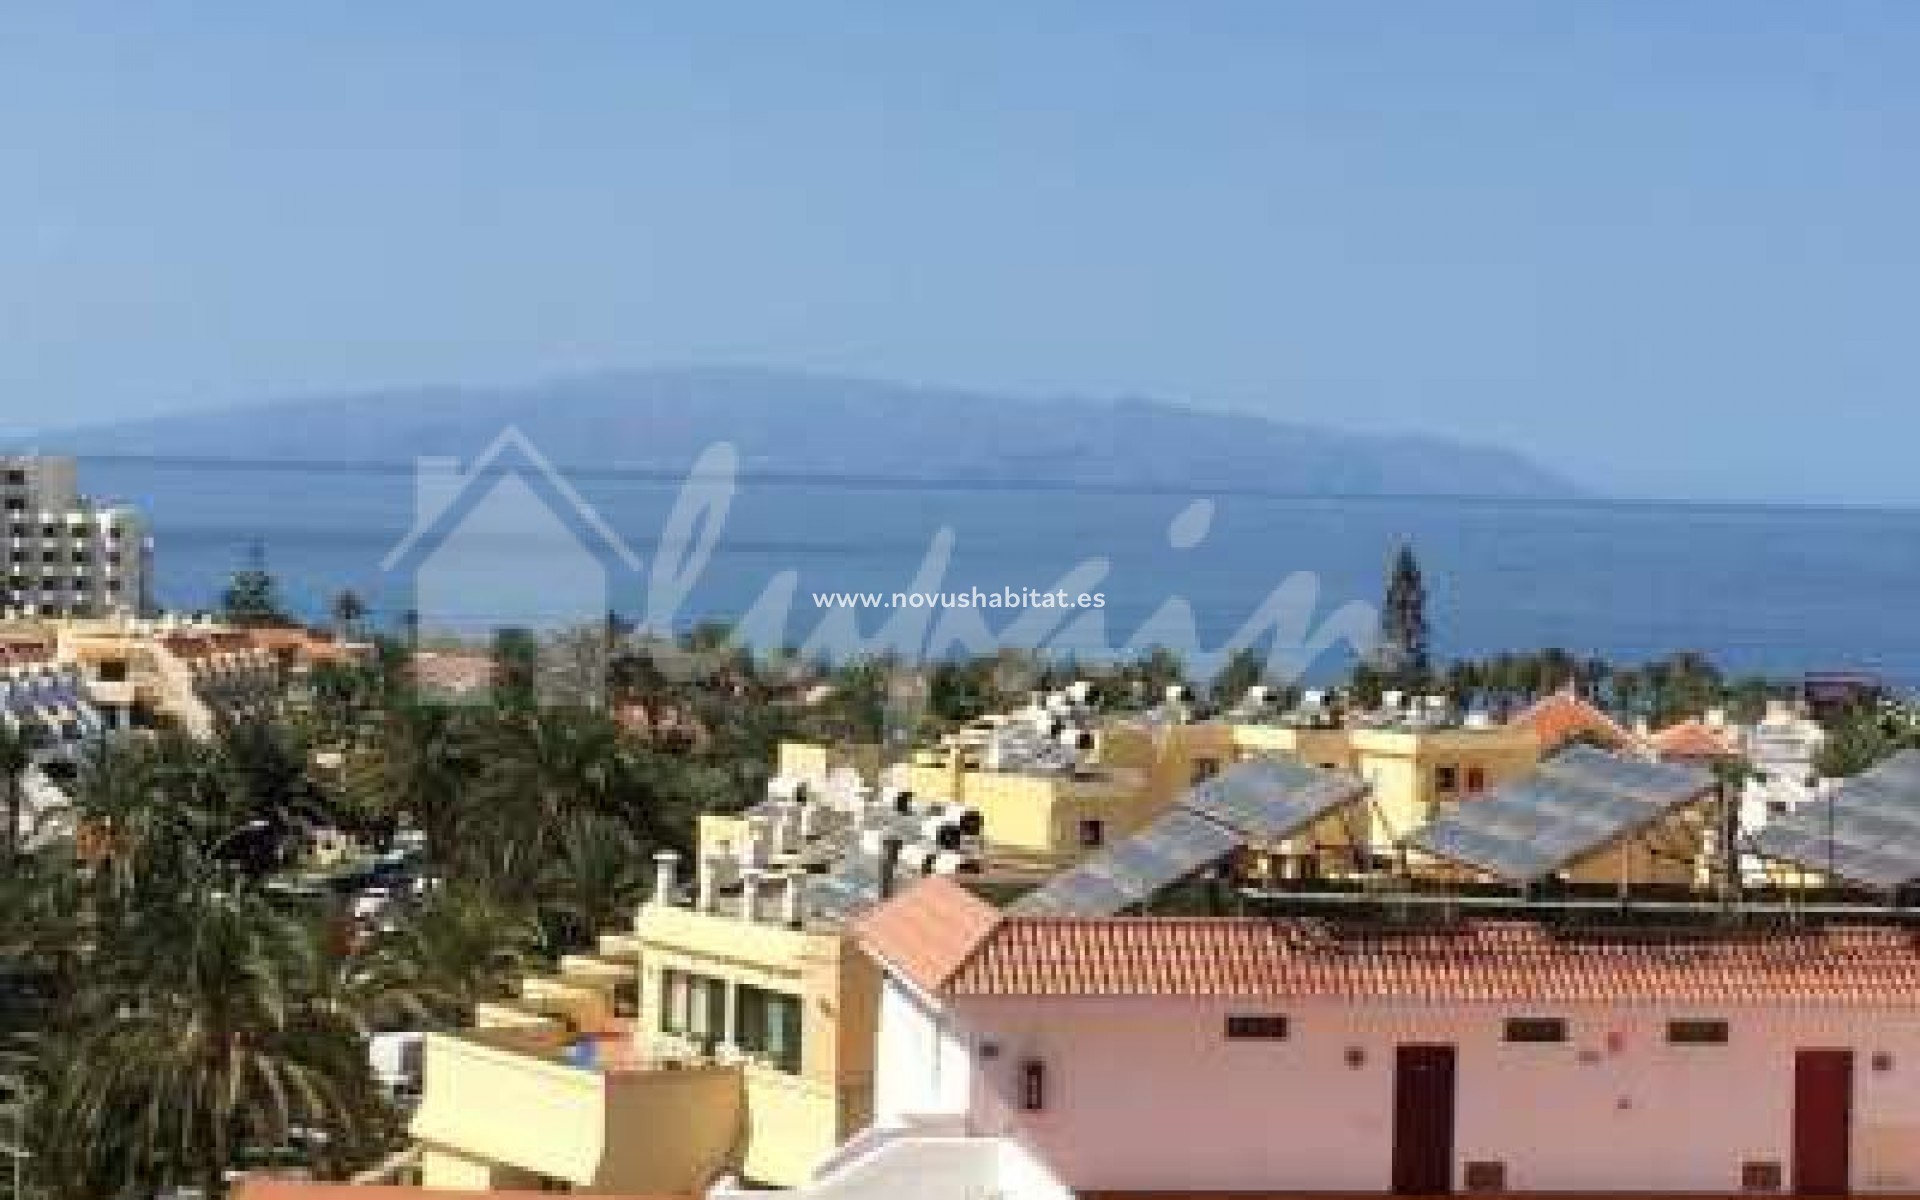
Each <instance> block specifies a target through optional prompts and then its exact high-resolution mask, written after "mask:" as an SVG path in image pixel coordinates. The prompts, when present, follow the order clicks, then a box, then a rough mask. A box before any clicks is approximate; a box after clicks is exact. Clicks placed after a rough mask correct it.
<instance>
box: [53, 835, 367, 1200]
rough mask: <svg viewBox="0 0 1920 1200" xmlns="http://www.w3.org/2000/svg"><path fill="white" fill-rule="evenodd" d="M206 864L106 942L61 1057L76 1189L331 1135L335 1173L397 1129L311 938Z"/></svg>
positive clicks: (56, 1107)
mask: <svg viewBox="0 0 1920 1200" xmlns="http://www.w3.org/2000/svg"><path fill="white" fill-rule="evenodd" d="M219 875H220V871H219V864H218V863H217V862H216V861H215V860H213V859H201V860H199V861H198V862H196V863H194V864H192V867H191V875H190V876H189V877H187V878H185V879H176V881H175V884H176V886H175V888H174V889H173V891H172V892H171V894H170V895H168V896H167V897H166V898H165V899H164V900H162V901H160V902H157V903H156V902H152V901H150V902H149V903H147V904H145V905H143V906H141V907H139V908H137V909H120V910H118V911H117V913H116V921H115V923H114V924H113V925H112V926H110V927H108V928H105V929H102V930H101V931H100V934H99V936H100V944H99V946H98V950H97V952H96V953H95V954H93V955H92V956H91V970H90V972H89V978H88V979H87V980H86V981H85V983H84V984H83V985H82V987H81V990H80V993H79V995H78V997H77V998H76V1004H75V1009H76V1012H77V1018H76V1020H75V1022H74V1030H73V1032H72V1033H71V1034H70V1035H69V1036H68V1037H67V1038H65V1039H64V1040H63V1041H62V1042H61V1044H60V1045H59V1047H58V1048H57V1050H56V1051H55V1053H54V1055H53V1062H54V1071H53V1078H52V1081H51V1088H50V1094H49V1095H48V1097H47V1100H46V1106H47V1111H46V1115H45V1120H44V1124H45V1125H46V1126H47V1127H48V1128H50V1129H53V1130H57V1131H58V1135H57V1139H56V1140H57V1141H58V1143H59V1144H58V1145H54V1146H49V1147H46V1148H45V1149H46V1151H47V1152H48V1153H49V1154H50V1156H51V1158H52V1159H53V1163H54V1168H55V1171H56V1172H57V1173H58V1174H59V1175H60V1176H61V1177H62V1179H63V1181H64V1182H66V1183H67V1185H68V1186H70V1187H71V1186H74V1185H76V1184H83V1185H84V1186H86V1187H87V1188H89V1189H90V1190H93V1191H96V1192H97V1193H98V1194H103V1195H105V1194H128V1193H130V1192H133V1191H134V1190H135V1189H140V1190H148V1189H151V1188H152V1187H153V1186H154V1185H155V1184H161V1185H169V1184H171V1185H178V1184H180V1183H183V1182H189V1181H197V1182H198V1183H199V1185H200V1188H201V1194H202V1195H203V1196H205V1197H207V1198H209V1200H216V1198H217V1197H219V1196H220V1195H221V1194H222V1191H223V1190H224V1186H225V1180H226V1174H227V1172H228V1171H229V1170H230V1169H232V1168H233V1167H235V1166H236V1165H238V1164H240V1163H242V1162H244V1161H246V1160H247V1159H248V1158H249V1156H251V1155H257V1154H259V1153H262V1152H269V1151H273V1150H276V1149H278V1148H281V1147H285V1146H287V1145H288V1144H289V1141H290V1138H291V1136H292V1135H293V1133H294V1131H295V1130H296V1129H298V1130H307V1131H318V1132H319V1133H321V1134H322V1135H323V1139H324V1140H323V1141H322V1143H321V1144H322V1145H323V1146H324V1148H325V1149H324V1152H323V1154H324V1158H325V1160H326V1161H323V1162H320V1163H317V1164H316V1165H318V1166H321V1167H322V1168H323V1169H331V1170H334V1171H338V1170H341V1169H344V1167H345V1166H346V1165H347V1164H348V1163H350V1162H352V1161H354V1160H355V1159H359V1158H364V1157H365V1156H367V1155H368V1154H369V1153H370V1152H371V1151H372V1150H373V1148H374V1147H376V1146H377V1144H378V1142H379V1140H380V1138H381V1136H382V1135H383V1134H384V1133H385V1132H386V1129H387V1124H388V1114H387V1113H386V1111H385V1109H384V1106H383V1103H382V1101H381V1100H380V1099H379V1096H378V1091H377V1088H376V1086H375V1084H374V1082H373V1079H372V1075H371V1072H370V1070H369V1068H368V1065H367V1062H366V1057H365V1052H364V1050H363V1049H362V1046H361V1043H360V1041H359V1038H358V1036H357V1032H356V1030H355V1028H354V1026H353V1025H352V1023H351V1022H349V1021H347V1020H345V1019H343V1018H342V1017H341V1015H340V1014H338V1013H337V1012H335V1011H333V1010H331V1009H330V1008H328V1007H326V1006H324V1005H321V1004H318V1003H316V1002H315V997H316V996H317V995H319V994H320V992H321V987H320V972H319V964H318V962H317V961H316V959H315V956H314V951H313V947H314V945H315V942H314V939H313V938H312V936H311V934H310V932H309V930H308V929H307V928H306V927H305V926H303V925H302V924H301V923H300V922H299V920H298V919H297V918H295V917H294V916H292V915H290V914H289V913H287V912H284V911H281V910H280V909H278V908H276V907H275V906H274V905H273V904H271V903H269V902H268V901H267V900H266V898H265V897H263V896H262V895H261V894H260V893H258V892H255V891H252V890H250V889H248V888H245V887H240V888H227V887H222V886H218V877H219Z"/></svg>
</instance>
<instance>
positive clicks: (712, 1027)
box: [413, 746, 972, 1194]
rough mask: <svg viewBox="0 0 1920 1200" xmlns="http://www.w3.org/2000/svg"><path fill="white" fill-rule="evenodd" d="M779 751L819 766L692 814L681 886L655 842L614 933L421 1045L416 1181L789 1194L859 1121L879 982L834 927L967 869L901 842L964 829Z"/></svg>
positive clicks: (830, 763) (954, 836)
mask: <svg viewBox="0 0 1920 1200" xmlns="http://www.w3.org/2000/svg"><path fill="white" fill-rule="evenodd" d="M782 762H783V764H785V765H787V766H789V767H791V768H794V769H796V770H806V771H811V770H812V769H814V768H819V769H821V770H823V771H825V772H826V774H825V776H824V777H823V776H820V775H811V774H810V775H807V776H805V778H804V779H800V778H794V777H786V778H785V779H784V780H783V781H782V782H781V783H778V784H776V786H775V788H774V791H775V793H776V794H775V795H773V796H770V797H769V799H768V801H767V802H766V803H764V804H762V805H756V806H755V808H754V809H752V810H750V811H749V812H748V813H747V814H745V815H744V816H743V817H741V818H738V819H722V818H716V819H714V820H713V821H711V822H705V823H703V828H702V848H701V852H700V854H699V856H698V862H697V864H696V869H695V871H694V872H693V873H692V880H691V886H689V885H688V883H687V882H686V881H684V880H683V879H682V878H681V876H680V872H679V869H678V860H677V859H676V858H675V857H674V856H673V855H671V854H667V855H664V856H662V858H661V859H660V860H659V862H658V863H657V866H658V872H657V876H656V879H655V884H654V888H653V895H652V899H651V900H650V901H649V902H648V903H646V904H644V905H642V906H641V909H640V911H639V914H638V917H637V920H636V921H635V924H634V928H633V930H632V932H631V933H629V934H624V935H621V936H619V937H617V938H603V939H602V947H601V953H600V954H599V955H598V956H595V957H594V958H593V959H591V960H590V961H582V960H578V959H576V960H572V961H570V962H569V963H563V965H562V971H561V973H560V975H559V976H558V977H553V978H533V979H529V980H526V981H525V982H524V983H523V985H522V987H521V989H520V995H519V996H517V997H515V998H514V999H512V1000H510V1001H507V1002H503V1003H500V1004H493V1005H487V1006H483V1008H482V1011H481V1012H480V1013H479V1014H478V1017H479V1023H478V1026H477V1027H476V1028H474V1029H471V1030H468V1031H465V1032H463V1033H460V1034H456V1035H433V1036H429V1037H428V1038H427V1039H426V1043H425V1054H424V1065H425V1071H424V1096H423V1099H422V1102H421V1106H420V1110H419V1113H418V1114H417V1116H416V1117H415V1119H414V1123H413V1135H414V1138H415V1139H416V1141H417V1142H418V1144H419V1146H420V1150H421V1164H422V1173H423V1179H424V1181H425V1182H426V1183H427V1184H428V1186H430V1187H435V1188H448V1189H460V1190H484V1189H498V1188H514V1187H521V1188H547V1189H557V1188H565V1189H575V1190H582V1191H595V1192H603V1191H626V1192H655V1193H673V1194H693V1193H697V1192H699V1191H701V1190H703V1189H704V1188H705V1187H706V1186H707V1185H709V1184H710V1183H712V1182H714V1181H715V1180H717V1179H720V1178H723V1177H725V1178H736V1179H745V1180H748V1181H751V1182H752V1183H754V1184H759V1185H772V1186H795V1185H797V1184H800V1183H802V1182H804V1181H805V1180H806V1179H808V1178H810V1177H811V1175H812V1174H813V1173H814V1171H815V1170H816V1169H817V1168H818V1167H819V1165H820V1164H821V1163H822V1162H823V1161H824V1160H825V1159H826V1158H827V1156H828V1155H830V1154H831V1153H833V1151H834V1149H835V1148H836V1147H837V1146H839V1145H841V1144H842V1143H843V1142H845V1141H846V1140H847V1139H848V1138H850V1137H852V1136H853V1135H854V1134H855V1133H856V1132H857V1131H859V1130H860V1129H862V1128H864V1127H866V1126H867V1125H868V1124H869V1123H870V1121H871V1117H872V1089H873V1071H874V1060H873V1053H874V1031H875V1029H876V1028H877V1025H878V998H879V975H878V971H877V969H876V968H875V967H874V966H873V964H872V962H871V961H870V960H869V959H867V958H866V957H865V956H863V955H862V954H861V953H860V952H859V951H858V949H857V947H856V946H855V945H854V943H853V941H852V939H851V936H850V935H849V934H848V932H847V928H846V926H847V921H848V920H849V919H850V918H851V917H852V916H854V915H857V914H858V913H859V912H862V911H865V910H866V909H867V908H869V907H871V906H872V905H873V904H875V903H878V902H879V901H880V900H881V899H883V898H884V897H885V896H886V895H887V894H888V893H889V892H890V891H891V889H892V881H893V880H895V879H898V878H908V877H919V876H920V875H921V874H922V873H923V872H925V871H928V870H940V869H954V870H959V869H966V868H970V867H971V866H972V864H971V863H970V862H968V861H967V856H966V855H965V854H964V852H961V851H952V850H949V851H944V852H942V853H944V854H945V855H947V857H942V856H941V854H932V855H925V854H916V853H911V852H910V847H914V846H919V845H921V844H923V843H924V844H927V845H947V846H964V845H965V839H966V837H967V836H968V835H966V834H964V833H963V832H962V831H961V829H960V816H959V814H952V815H951V816H950V817H949V816H943V815H942V814H940V813H935V812H930V811H928V810H925V809H916V810H913V811H902V810H901V809H900V808H899V807H897V806H890V805H888V804H885V803H882V802H881V801H880V800H879V798H878V796H877V793H876V792H875V791H874V790H873V789H872V788H871V787H869V786H866V785H865V784H863V783H861V782H860V781H859V776H858V773H857V771H850V770H841V769H840V768H845V767H850V765H851V764H847V763H839V762H836V761H835V760H834V759H833V758H832V757H831V756H824V757H823V756H814V755H811V754H809V753H807V752H806V751H805V750H804V748H802V747H798V746H796V747H795V748H794V749H792V750H790V751H785V752H783V755H782ZM623 993H624V997H625V998H624V999H623Z"/></svg>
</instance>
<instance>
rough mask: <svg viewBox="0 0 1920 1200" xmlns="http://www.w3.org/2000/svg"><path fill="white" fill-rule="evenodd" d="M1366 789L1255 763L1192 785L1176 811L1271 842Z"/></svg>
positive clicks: (1330, 776) (1306, 770)
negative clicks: (1192, 813)
mask: <svg viewBox="0 0 1920 1200" xmlns="http://www.w3.org/2000/svg"><path fill="white" fill-rule="evenodd" d="M1365 792H1366V785H1365V784H1363V783H1361V782H1360V781H1359V780H1358V779H1355V778H1353V777H1352V776H1351V775H1343V774H1340V773H1338V772H1334V771H1327V770H1323V769H1321V768H1318V767H1308V766H1302V765H1301V764H1299V763H1292V762H1285V761H1282V760H1279V759H1270V758H1254V759H1248V760H1247V761H1245V762H1241V763H1235V764H1234V765H1233V766H1231V767H1229V768H1227V769H1226V770H1224V771H1222V772H1220V774H1218V775H1215V776H1214V777H1213V778H1211V779H1208V780H1205V781H1203V782H1202V783H1200V784H1198V785H1196V786H1195V787H1194V788H1193V790H1191V791H1189V792H1188V793H1187V794H1186V795H1185V796H1184V797H1182V798H1181V800H1180V803H1179V806H1180V807H1181V808H1184V809H1187V810H1188V811H1190V812H1196V813H1199V814H1201V815H1202V816H1205V817H1208V818H1210V819H1211V820H1214V821H1217V822H1219V823H1220V824H1222V825H1225V826H1226V827H1227V828H1229V829H1233V830H1236V831H1238V832H1240V833H1242V834H1244V835H1246V836H1247V837H1248V838H1249V839H1253V840H1262V841H1275V840H1278V839H1281V838H1285V837H1287V836H1289V835H1291V834H1293V833H1297V832H1298V831H1300V830H1301V829H1304V828H1306V827H1307V826H1308V825H1311V824H1313V823H1314V822H1315V821H1317V820H1319V819H1320V818H1321V817H1322V816H1324V815H1326V814H1327V813H1328V812H1330V811H1332V810H1333V809H1335V808H1337V807H1339V806H1340V805H1342V804H1346V803H1348V802H1349V801H1352V800H1356V799H1358V798H1359V797H1360V796H1361V795H1362V794H1364V793H1365Z"/></svg>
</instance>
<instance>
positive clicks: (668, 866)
mask: <svg viewBox="0 0 1920 1200" xmlns="http://www.w3.org/2000/svg"><path fill="white" fill-rule="evenodd" d="M679 865H680V856H679V855H678V854H676V853H674V852H673V851H671V850H659V851H656V852H655V853H654V856H653V902H654V903H655V904H672V903H673V889H674V888H675V887H676V886H677V885H678V883H679V881H678V879H676V878H675V876H677V875H678V874H679V870H678V868H679Z"/></svg>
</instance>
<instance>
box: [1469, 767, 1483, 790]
mask: <svg viewBox="0 0 1920 1200" xmlns="http://www.w3.org/2000/svg"><path fill="white" fill-rule="evenodd" d="M1467 790H1468V791H1469V792H1484V791H1486V790H1487V769H1486V768H1485V767H1468V768H1467Z"/></svg>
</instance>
